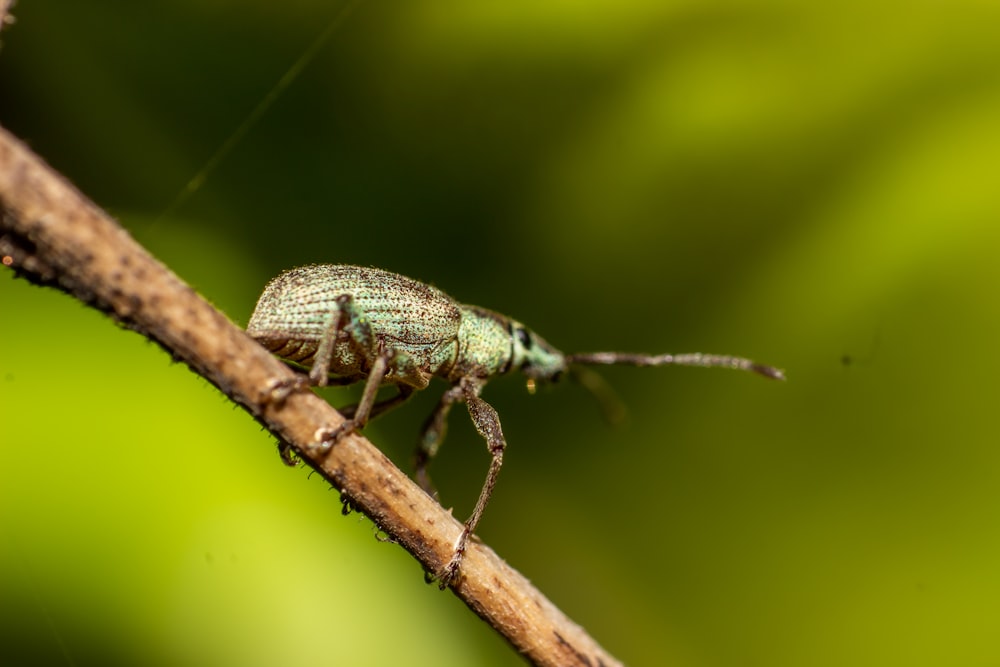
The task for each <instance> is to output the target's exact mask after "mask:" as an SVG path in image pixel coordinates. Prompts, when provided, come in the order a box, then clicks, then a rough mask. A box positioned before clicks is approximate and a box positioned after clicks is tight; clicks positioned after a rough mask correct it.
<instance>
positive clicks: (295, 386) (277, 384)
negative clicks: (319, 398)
mask: <svg viewBox="0 0 1000 667" xmlns="http://www.w3.org/2000/svg"><path fill="white" fill-rule="evenodd" d="M311 384H312V383H311V382H310V381H309V378H308V377H307V376H304V375H296V376H295V377H292V378H282V379H280V380H274V381H272V382H269V383H268V385H267V388H266V389H265V390H264V399H263V400H264V401H265V402H267V403H272V404H274V405H277V406H279V407H280V406H281V405H282V404H283V403H284V402H285V401H286V400H287V399H288V397H289V396H291V395H292V394H294V393H295V392H297V391H302V390H303V389H308V388H309V386H310V385H311Z"/></svg>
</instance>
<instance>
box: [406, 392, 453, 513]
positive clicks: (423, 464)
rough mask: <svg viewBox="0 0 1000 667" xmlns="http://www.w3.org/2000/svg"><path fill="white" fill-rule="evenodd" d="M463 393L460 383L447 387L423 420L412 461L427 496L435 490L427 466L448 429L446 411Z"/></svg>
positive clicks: (434, 494) (434, 493)
mask: <svg viewBox="0 0 1000 667" xmlns="http://www.w3.org/2000/svg"><path fill="white" fill-rule="evenodd" d="M463 394H464V390H463V389H462V386H461V385H460V384H456V385H455V386H453V387H451V388H450V389H448V391H446V392H445V393H444V395H443V396H441V400H440V401H439V402H438V405H437V407H436V408H434V412H432V413H431V416H430V417H428V418H427V421H426V422H424V429H423V431H422V432H421V434H420V444H418V445H417V451H416V453H415V454H414V461H415V464H416V465H415V467H416V478H417V483H418V484H419V485H420V488H422V489H423V490H424V491H426V492H427V495H429V496H436V495H437V492H436V491H435V489H434V483H433V482H431V478H430V476H429V475H428V474H427V466H428V465H429V464H430V462H431V459H433V458H434V457H435V456H436V455H437V452H438V449H439V448H440V447H441V443H442V442H443V441H444V434H445V432H446V431H447V430H448V413H449V412H451V406H452V405H454V404H455V401H458V400H459V399H461V398H462V396H463Z"/></svg>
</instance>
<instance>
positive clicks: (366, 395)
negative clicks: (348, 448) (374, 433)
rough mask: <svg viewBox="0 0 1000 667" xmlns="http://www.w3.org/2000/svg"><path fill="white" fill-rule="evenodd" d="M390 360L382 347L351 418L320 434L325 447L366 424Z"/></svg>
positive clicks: (390, 355) (386, 351)
mask: <svg viewBox="0 0 1000 667" xmlns="http://www.w3.org/2000/svg"><path fill="white" fill-rule="evenodd" d="M391 358H392V351H391V350H387V349H385V348H384V347H381V348H380V349H379V353H378V356H377V357H375V363H374V364H372V368H371V370H370V371H368V379H367V380H365V388H364V392H363V393H362V394H361V402H360V403H358V407H357V409H356V410H354V414H353V416H352V417H350V418H349V419H345V420H344V422H343V423H342V424H341V425H340V426H338V427H337V428H335V429H330V430H328V431H326V432H325V433H323V434H322V436H321V440H322V441H323V443H324V444H325V445H328V446H329V445H333V444H336V442H337V441H338V440H340V439H341V438H343V437H344V436H345V435H347V434H348V433H353V432H354V431H358V430H360V429H362V428H364V427H365V424H367V423H368V420H369V418H371V416H372V412H373V408H374V407H375V395H376V394H378V388H379V386H381V384H382V380H383V379H385V374H386V372H387V371H388V370H389V360H390V359H391ZM400 395H402V392H400ZM395 398H399V397H398V396H397V397H395ZM390 400H394V399H390ZM382 410H383V411H384V410H385V408H382Z"/></svg>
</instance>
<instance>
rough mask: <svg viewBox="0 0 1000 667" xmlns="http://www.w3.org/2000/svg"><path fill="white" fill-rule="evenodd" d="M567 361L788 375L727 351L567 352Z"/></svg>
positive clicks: (781, 378) (572, 362)
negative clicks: (715, 352)
mask: <svg viewBox="0 0 1000 667" xmlns="http://www.w3.org/2000/svg"><path fill="white" fill-rule="evenodd" d="M566 361H567V362H568V363H570V364H583V365H586V366H613V365H622V366H702V367H706V368H733V369H736V370H738V371H749V372H751V373H756V374H757V375H763V376H764V377H766V378H770V379H772V380H784V379H785V374H784V372H782V371H781V370H779V369H777V368H775V367H774V366H765V365H764V364H758V363H757V362H756V361H751V360H750V359H744V358H743V357H733V356H730V355H727V354H701V353H700V352H690V353H686V354H656V355H654V354H632V353H629V352H585V353H582V354H568V355H566Z"/></svg>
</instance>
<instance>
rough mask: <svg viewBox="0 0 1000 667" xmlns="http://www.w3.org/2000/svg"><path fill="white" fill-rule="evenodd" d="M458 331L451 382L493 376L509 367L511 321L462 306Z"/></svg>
mask: <svg viewBox="0 0 1000 667" xmlns="http://www.w3.org/2000/svg"><path fill="white" fill-rule="evenodd" d="M461 311H462V322H461V324H460V326H459V329H458V357H457V359H456V362H455V366H454V367H453V368H452V369H451V372H450V373H449V374H448V379H449V380H457V379H459V378H461V377H463V376H475V377H490V376H493V375H497V374H499V373H503V372H504V371H506V370H507V369H508V368H509V367H510V359H511V354H512V352H513V347H512V345H513V344H512V342H511V338H510V321H509V320H508V319H507V318H506V317H504V316H503V315H500V314H499V313H494V312H493V311H490V310H486V309H485V308H479V307H477V306H462V307H461Z"/></svg>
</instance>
